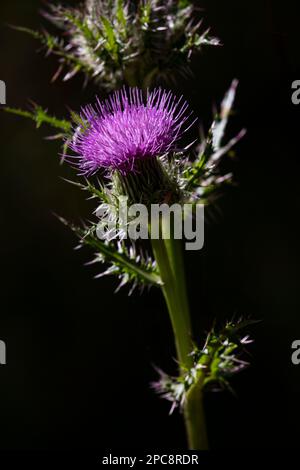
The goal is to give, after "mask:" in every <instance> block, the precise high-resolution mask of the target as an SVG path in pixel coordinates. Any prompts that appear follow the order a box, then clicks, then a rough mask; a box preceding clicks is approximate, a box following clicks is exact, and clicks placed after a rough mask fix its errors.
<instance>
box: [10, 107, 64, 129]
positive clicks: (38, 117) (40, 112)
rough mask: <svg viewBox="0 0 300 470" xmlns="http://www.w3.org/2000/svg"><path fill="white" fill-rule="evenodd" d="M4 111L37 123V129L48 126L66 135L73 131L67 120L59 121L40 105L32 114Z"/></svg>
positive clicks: (21, 110) (11, 110) (20, 111)
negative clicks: (43, 125) (44, 125)
mask: <svg viewBox="0 0 300 470" xmlns="http://www.w3.org/2000/svg"><path fill="white" fill-rule="evenodd" d="M3 110H4V111H6V112H7V113H11V114H15V115H17V116H21V117H25V118H28V119H31V120H32V121H35V123H36V127H37V128H39V127H41V125H42V124H48V125H49V126H51V127H53V128H55V129H60V130H62V131H63V132H65V133H69V132H70V131H71V129H72V124H71V122H69V121H67V120H65V119H57V118H56V117H54V116H50V115H49V114H48V112H47V110H45V109H43V108H42V107H41V106H39V105H34V108H33V111H32V112H30V111H26V110H23V109H19V108H10V107H4V108H3Z"/></svg>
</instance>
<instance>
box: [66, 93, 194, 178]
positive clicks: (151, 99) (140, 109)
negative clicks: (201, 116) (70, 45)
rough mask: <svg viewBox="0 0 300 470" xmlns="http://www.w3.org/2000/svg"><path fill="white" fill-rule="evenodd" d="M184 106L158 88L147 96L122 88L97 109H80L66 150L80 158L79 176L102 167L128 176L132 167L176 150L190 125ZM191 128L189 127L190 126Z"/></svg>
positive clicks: (188, 115)
mask: <svg viewBox="0 0 300 470" xmlns="http://www.w3.org/2000/svg"><path fill="white" fill-rule="evenodd" d="M187 109H188V104H187V103H186V102H184V101H182V97H181V98H179V99H177V98H176V97H175V96H174V95H173V94H172V93H171V92H170V91H169V92H166V91H164V90H162V89H161V88H158V89H155V90H154V91H153V92H147V96H146V98H145V99H144V98H143V92H142V90H140V89H138V88H129V90H128V91H127V90H126V89H125V88H123V89H122V90H120V91H117V92H115V93H113V94H112V95H111V96H110V97H109V99H107V100H106V101H105V102H103V103H101V102H100V100H99V99H98V98H97V104H96V106H95V107H93V106H92V105H88V106H86V107H84V108H83V109H82V112H81V119H82V124H81V125H80V126H79V127H78V128H77V130H76V132H75V135H74V137H73V141H72V143H71V144H70V148H71V149H72V150H73V151H74V152H76V153H77V154H78V155H79V157H78V156H77V157H75V158H76V159H79V161H77V166H78V167H79V168H80V170H81V172H82V174H93V173H95V172H96V171H97V170H99V169H101V168H103V169H106V170H118V171H119V172H120V173H122V174H128V173H130V172H134V171H135V170H136V165H135V164H136V162H137V161H141V160H146V159H151V158H156V157H160V156H162V155H165V154H167V153H168V152H170V151H172V150H175V149H176V143H177V142H178V140H179V139H180V137H181V136H182V134H183V132H185V131H186V130H187V128H189V127H190V126H187V125H186V121H187V120H188V118H189V117H190V114H187ZM191 125H192V124H191Z"/></svg>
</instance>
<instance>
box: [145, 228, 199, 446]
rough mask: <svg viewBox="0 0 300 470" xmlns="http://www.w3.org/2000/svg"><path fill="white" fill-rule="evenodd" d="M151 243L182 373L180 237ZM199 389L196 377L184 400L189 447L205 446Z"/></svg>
mask: <svg viewBox="0 0 300 470" xmlns="http://www.w3.org/2000/svg"><path fill="white" fill-rule="evenodd" d="M166 223H168V224H170V221H169V219H166V220H162V221H161V225H162V234H163V233H164V224H166ZM165 233H166V232H165ZM152 247H153V251H154V256H155V259H156V262H157V264H158V267H159V270H160V275H161V279H162V281H163V286H162V291H163V294H164V297H165V300H166V304H167V307H168V310H169V315H170V319H171V323H172V328H173V332H174V337H175V344H176V351H177V358H178V361H179V364H180V373H181V374H183V373H184V370H185V369H186V368H190V367H192V365H193V360H192V357H191V355H190V353H191V352H192V348H193V346H192V327H191V319H190V312H189V305H188V298H187V290H186V281H185V274H184V262H183V256H182V246H181V241H180V240H174V239H173V238H172V237H170V239H164V237H163V236H162V238H161V239H159V240H153V239H152ZM201 389H202V381H201V379H200V380H199V381H198V382H197V385H195V386H193V387H192V388H191V389H190V390H189V392H188V394H187V397H186V400H185V403H184V421H185V427H186V432H187V438H188V444H189V448H190V449H199V450H204V449H207V436H206V426H205V417H204V410H203V403H202V390H201Z"/></svg>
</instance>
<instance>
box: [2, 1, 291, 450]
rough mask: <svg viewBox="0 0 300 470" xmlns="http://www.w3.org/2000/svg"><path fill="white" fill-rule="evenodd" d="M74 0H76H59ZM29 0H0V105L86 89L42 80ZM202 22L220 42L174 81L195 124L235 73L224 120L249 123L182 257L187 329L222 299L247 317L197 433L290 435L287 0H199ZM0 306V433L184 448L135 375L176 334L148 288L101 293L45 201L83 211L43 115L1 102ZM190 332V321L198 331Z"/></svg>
mask: <svg viewBox="0 0 300 470" xmlns="http://www.w3.org/2000/svg"><path fill="white" fill-rule="evenodd" d="M73 3H76V2H73ZM43 6H44V3H43V2H41V1H38V0H11V1H8V0H1V5H0V17H1V23H2V24H1V30H0V44H1V52H0V64H1V65H0V79H1V80H4V81H5V82H6V84H7V104H8V105H10V106H20V107H26V106H27V105H28V99H29V98H30V99H32V100H34V101H35V102H37V103H39V104H41V105H43V106H45V107H48V108H49V111H50V112H51V113H53V114H56V115H58V116H61V117H63V116H64V115H65V114H66V107H67V106H69V107H71V108H72V109H79V107H80V106H81V105H82V104H85V103H86V102H90V101H92V100H93V98H94V95H95V88H94V87H93V86H92V85H89V86H88V87H87V88H86V89H84V88H83V87H82V83H83V80H82V78H81V77H77V78H76V79H74V80H72V81H71V82H67V83H61V82H55V83H54V84H51V83H50V78H51V76H52V75H53V74H54V72H55V70H56V61H55V59H54V58H49V59H46V58H45V57H44V54H43V53H40V54H38V53H37V49H38V45H37V43H35V42H34V40H33V39H31V38H30V37H28V36H26V35H25V36H24V35H22V34H21V33H17V32H15V31H12V30H11V29H9V28H8V27H7V26H6V25H7V24H17V25H24V26H28V27H32V28H38V27H39V26H40V25H41V24H44V25H45V23H44V21H43V20H42V18H41V16H40V15H39V10H40V9H41V8H42V7H43ZM201 6H203V8H204V9H205V12H204V17H205V25H210V26H211V28H212V32H213V33H214V34H215V35H217V36H218V37H220V38H221V40H222V42H223V44H224V46H223V47H222V48H218V49H216V48H211V49H206V50H205V51H204V52H203V54H202V55H201V56H200V57H199V58H197V59H196V61H195V63H194V67H195V79H194V80H192V81H191V82H189V83H187V82H185V83H183V82H182V83H179V84H178V89H180V90H183V91H184V94H185V96H186V98H187V99H188V100H189V101H190V103H191V105H192V107H193V108H194V110H195V111H196V113H197V114H198V115H199V116H200V118H201V121H202V122H203V124H204V126H205V127H207V126H208V124H209V122H210V118H211V110H212V105H213V104H214V103H217V102H219V101H220V99H221V98H222V95H223V94H224V92H225V90H226V89H227V88H228V86H229V84H230V82H231V80H232V78H234V77H236V78H238V79H239V80H240V86H239V92H238V96H237V102H236V110H237V111H236V115H235V119H234V124H233V126H232V128H231V132H232V134H233V133H234V132H236V131H237V130H239V129H240V128H241V127H246V128H247V129H248V134H247V137H246V138H245V139H244V140H243V142H242V143H241V144H240V145H239V151H238V155H239V159H238V161H237V162H236V163H235V164H234V171H235V174H236V179H237V181H238V182H239V186H238V187H236V188H235V189H234V190H232V191H229V192H228V193H227V194H226V195H225V197H224V198H223V200H222V202H221V204H220V213H219V215H218V216H217V221H216V223H214V224H210V225H208V226H207V228H206V241H205V249H204V250H203V251H202V252H199V253H197V254H196V255H195V254H194V253H193V254H188V255H187V276H188V286H189V293H190V297H191V304H192V311H193V318H194V323H195V330H196V331H197V332H199V334H200V337H201V331H203V330H207V329H208V328H209V325H210V324H211V321H212V319H213V318H218V319H220V320H221V319H224V318H228V317H229V318H230V317H231V316H232V315H233V314H234V313H235V314H238V315H251V316H252V317H254V318H257V319H261V320H262V322H261V323H259V324H257V325H256V326H255V327H253V328H252V335H253V336H254V337H255V344H254V345H253V346H252V347H251V348H250V349H251V354H252V358H251V363H252V366H251V368H250V369H249V370H248V371H246V372H243V373H242V374H241V375H240V376H237V377H236V378H234V380H233V383H232V385H233V387H234V389H235V391H236V396H232V395H231V394H230V393H228V392H224V393H222V394H209V395H207V397H206V409H207V420H208V428H209V437H210V444H211V447H212V448H213V449H221V448H253V449H258V448H268V447H269V448H279V447H283V448H287V447H297V446H298V432H299V431H298V429H299V426H298V423H299V421H300V409H299V393H300V366H298V367H297V366H294V365H292V363H291V343H292V342H293V341H294V340H295V339H299V338H300V295H299V290H300V289H299V284H300V282H299V264H300V253H299V244H298V239H299V232H300V224H299V202H300V198H299V196H300V194H299V193H300V189H299V176H298V172H299V168H300V166H299V145H298V139H299V118H300V106H299V107H297V106H294V105H292V103H291V83H292V81H293V80H296V79H300V53H299V43H300V40H299V33H298V18H299V8H298V9H297V8H296V2H292V1H286V2H284V4H282V2H278V4H277V3H275V2H274V1H267V0H254V1H252V2H241V1H237V0H228V1H226V2H224V1H220V0H219V1H218V0H209V1H208V0H207V1H202V2H201ZM0 129H1V131H0V132H1V185H0V192H1V198H0V201H1V215H2V217H1V220H2V224H1V244H0V250H1V304H0V305H1V315H0V338H1V339H3V340H5V342H6V344H7V365H5V366H0V449H91V448H96V447H97V448H101V449H104V448H108V447H109V448H112V447H125V448H129V447H131V448H133V447H136V448H140V449H151V448H152V449H156V450H159V449H163V448H167V447H169V448H173V449H174V448H184V446H185V437H184V431H183V427H182V423H181V417H180V416H179V415H178V414H176V413H175V414H174V415H173V416H171V417H169V416H168V409H169V408H168V404H167V403H164V402H163V401H160V400H158V398H157V397H156V396H155V395H154V394H153V392H152V391H151V390H150V388H149V382H150V381H151V380H153V379H155V377H156V375H155V372H154V370H153V364H156V365H159V366H160V367H161V368H163V369H165V370H167V371H169V372H173V371H174V370H175V368H176V367H175V363H174V361H173V359H172V358H173V356H174V350H173V345H172V342H171V340H170V338H171V331H170V325H169V321H168V317H167V312H166V309H165V306H164V303H163V300H162V298H161V295H160V293H159V292H156V291H155V290H154V289H153V290H151V292H150V294H147V293H145V294H144V295H143V296H140V295H139V294H138V293H135V294H134V295H133V296H131V297H128V296H127V292H126V290H123V291H121V292H120V293H119V294H116V295H115V294H114V293H113V291H114V288H115V287H116V282H115V280H114V279H108V278H105V279H101V280H93V275H94V274H96V272H97V271H96V268H95V267H85V266H84V263H85V262H86V261H87V260H89V259H90V258H91V253H89V252H88V251H79V252H74V251H73V247H74V246H75V244H76V240H75V238H74V236H73V235H72V233H70V232H69V231H68V229H66V227H64V226H63V225H61V224H60V223H59V222H58V220H57V219H56V218H55V217H54V216H53V213H58V214H61V215H63V216H64V217H66V218H67V219H70V220H75V221H76V220H79V219H80V218H84V217H86V216H88V214H89V211H90V210H91V208H92V206H91V205H90V204H88V203H86V201H85V195H84V194H82V193H80V192H79V191H78V190H77V189H76V188H74V187H72V186H71V185H68V184H67V183H65V182H64V181H63V180H62V179H61V178H59V177H60V176H62V177H67V178H72V177H74V172H73V170H72V169H70V168H69V167H68V166H67V165H64V166H60V165H59V159H58V157H57V155H58V153H59V151H60V147H59V143H57V142H47V141H45V140H44V137H46V136H47V135H49V132H48V130H47V129H43V128H42V129H41V130H39V131H36V130H35V129H34V127H33V126H32V123H31V122H27V121H25V120H22V119H18V118H17V117H14V116H10V115H4V114H1V115H0ZM202 337H203V336H202Z"/></svg>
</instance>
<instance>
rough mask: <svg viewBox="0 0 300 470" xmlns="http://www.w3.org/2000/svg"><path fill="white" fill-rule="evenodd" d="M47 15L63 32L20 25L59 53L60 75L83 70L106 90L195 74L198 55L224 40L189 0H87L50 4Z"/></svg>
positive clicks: (55, 53) (48, 47)
mask: <svg viewBox="0 0 300 470" xmlns="http://www.w3.org/2000/svg"><path fill="white" fill-rule="evenodd" d="M44 16H45V17H46V18H47V19H48V20H49V21H50V22H51V23H52V24H53V25H55V27H56V28H57V29H58V30H61V31H62V33H63V34H62V35H55V34H51V33H49V32H48V31H45V30H43V31H40V32H39V31H34V30H31V29H29V28H24V27H17V28H16V29H18V30H19V31H23V32H25V33H29V34H30V35H32V36H33V37H34V38H35V39H37V40H39V41H40V42H41V44H42V45H43V47H44V48H45V50H46V52H47V54H49V53H52V54H54V55H56V56H57V57H58V58H59V62H60V67H59V69H58V70H57V72H56V74H55V75H54V79H56V78H57V77H58V76H60V75H61V74H62V73H63V70H64V69H67V72H65V73H64V74H63V80H64V81H66V80H69V79H71V78H72V77H73V76H74V75H76V74H77V73H79V72H81V73H83V74H84V76H85V78H86V80H94V81H95V82H96V83H97V85H99V86H100V87H101V88H103V89H105V90H106V91H111V90H113V89H115V88H118V87H120V86H121V85H122V84H124V83H127V84H128V85H129V86H139V87H141V88H147V87H149V86H151V85H153V84H155V82H157V81H159V82H161V83H165V84H169V83H170V82H174V80H176V79H178V78H180V77H181V78H182V77H185V78H187V77H189V76H190V75H191V71H192V69H191V61H192V57H193V56H194V55H195V54H196V53H198V52H199V51H200V50H201V49H202V47H203V46H217V45H219V44H220V41H219V40H218V39H217V38H215V37H212V36H210V34H209V29H206V30H202V21H201V20H199V19H198V17H199V14H198V11H197V9H196V7H195V6H194V5H193V3H192V2H190V1H188V0H137V1H126V0H86V1H85V2H84V3H82V4H81V5H80V6H79V7H76V8H70V7H64V6H60V5H49V7H48V10H47V11H46V12H44Z"/></svg>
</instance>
